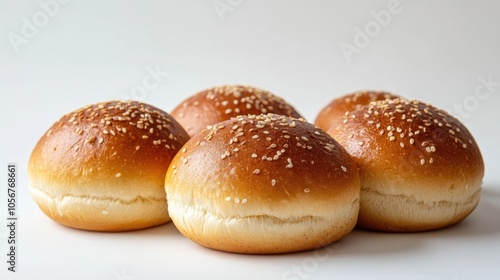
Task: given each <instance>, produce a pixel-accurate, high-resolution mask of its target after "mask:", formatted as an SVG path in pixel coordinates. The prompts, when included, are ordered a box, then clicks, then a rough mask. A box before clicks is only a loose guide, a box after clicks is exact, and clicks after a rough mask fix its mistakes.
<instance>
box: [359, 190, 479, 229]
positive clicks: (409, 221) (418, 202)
mask: <svg viewBox="0 0 500 280" xmlns="http://www.w3.org/2000/svg"><path fill="white" fill-rule="evenodd" d="M462 187H463V189H465V185H464V186H462ZM459 188H460V187H459ZM467 188H468V189H469V190H468V191H466V192H462V193H457V194H456V195H452V191H450V195H446V194H445V192H446V188H445V189H443V187H442V186H441V185H439V186H438V185H436V186H434V188H432V186H427V188H421V186H418V185H406V186H402V185H398V186H394V185H393V187H392V188H388V187H384V186H383V184H380V185H377V184H375V185H365V186H363V187H362V189H361V195H360V202H361V203H360V211H359V217H358V222H357V226H359V227H362V228H366V229H371V230H379V231H386V232H420V231H428V230H435V229H440V228H445V227H448V226H452V225H454V224H457V223H459V222H461V221H462V220H464V219H465V218H466V217H467V216H468V215H469V214H470V213H472V211H474V209H475V208H476V206H477V205H478V203H479V199H480V195H481V183H480V182H479V183H477V184H475V185H468V187H467ZM398 189H399V191H398ZM401 189H404V190H401ZM430 189H435V190H436V191H435V192H432V191H430ZM439 189H440V191H437V190H439Z"/></svg>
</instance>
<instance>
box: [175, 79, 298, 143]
mask: <svg viewBox="0 0 500 280" xmlns="http://www.w3.org/2000/svg"><path fill="white" fill-rule="evenodd" d="M266 113H274V114H279V115H285V116H290V117H294V118H301V117H302V116H301V115H300V114H299V113H298V112H297V111H296V110H295V109H294V108H293V107H292V106H291V105H290V104H288V103H287V102H286V101H285V100H283V99H282V98H280V97H277V96H276V95H274V94H272V93H270V92H269V91H265V90H262V89H258V88H255V87H250V86H241V85H225V86H217V87H213V88H209V89H206V90H203V91H201V92H199V93H197V94H195V95H193V96H191V97H189V98H187V99H186V100H184V101H183V102H181V103H180V104H179V105H178V106H177V107H176V108H175V109H174V110H173V111H172V116H173V117H174V118H175V119H176V120H177V121H178V122H179V123H180V124H181V125H182V127H184V129H185V130H186V131H187V133H188V134H189V136H191V137H192V136H193V135H195V134H196V133H198V132H200V131H201V130H202V129H204V128H205V127H207V126H208V125H212V124H216V123H218V122H221V121H225V120H229V119H230V118H232V117H237V116H239V115H260V114H266Z"/></svg>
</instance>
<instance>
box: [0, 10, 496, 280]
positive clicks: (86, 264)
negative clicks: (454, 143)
mask: <svg viewBox="0 0 500 280" xmlns="http://www.w3.org/2000/svg"><path fill="white" fill-rule="evenodd" d="M499 10H500V2H498V1H493V0H492V1H410V0H400V1H395V0H393V1H389V0H381V1H284V0H281V1H249V0H216V1H214V0H205V1H153V0H146V1H117V0H114V1H81V0H71V1H68V0H65V1H63V0H60V1H56V0H38V1H32V0H29V1H7V0H0V98H1V104H2V106H1V107H2V108H1V110H0V120H1V123H0V125H1V127H0V129H1V131H2V134H1V140H0V141H1V145H0V166H2V167H6V165H7V163H8V162H16V163H17V164H18V166H19V192H18V196H19V199H20V203H19V206H18V216H19V218H20V228H19V229H18V230H19V231H18V238H19V244H20V245H19V251H18V254H19V263H18V269H19V272H18V273H16V274H13V273H8V272H7V271H6V268H7V265H6V264H5V263H4V262H3V261H2V262H0V263H4V264H0V275H2V279H63V278H64V279H68V278H69V279H103V280H109V279H115V280H121V279H160V278H170V279H182V278H184V279H185V278H190V279H201V278H211V279H229V278H231V279H234V278H241V279H256V278H258V279H333V278H341V279H364V278H367V277H369V278H377V277H380V278H384V279H400V278H403V279H408V278H415V279H421V278H426V279H472V278H482V279H494V278H495V277H496V276H498V274H499V273H500V270H499V268H498V265H497V263H496V261H497V260H498V259H500V255H499V253H498V252H499V251H500V240H499V238H498V237H497V236H499V235H500V222H499V220H498V215H499V214H500V206H499V205H500V175H499V172H498V170H500V161H499V160H498V159H499V158H500V149H499V148H498V143H500V133H498V123H499V121H500V113H499V111H498V108H497V107H498V105H500V67H499V65H500V51H499V50H500V17H499V16H498V11H499ZM145 80H147V81H149V82H146V83H145V82H144V81H145ZM228 83H229V84H248V85H253V86H257V87H261V88H263V89H267V90H270V91H272V92H274V93H275V94H277V95H279V96H281V97H283V98H285V99H286V100H287V101H289V102H290V103H292V104H293V105H294V106H295V107H296V108H297V109H298V110H299V111H300V112H301V113H302V114H303V115H304V116H305V117H306V118H307V119H308V120H310V121H313V120H314V118H315V117H316V115H317V113H318V112H319V110H320V109H321V108H322V107H323V106H325V105H326V103H327V102H329V101H330V100H331V99H332V98H334V97H338V96H340V95H343V94H346V93H350V92H352V91H355V90H360V89H382V90H388V91H392V92H394V93H396V94H399V95H403V96H405V97H407V98H413V99H419V100H422V101H426V102H429V103H431V104H433V105H435V106H437V107H439V108H442V109H445V110H448V111H449V112H451V113H453V114H454V115H456V116H458V117H461V119H462V121H463V122H464V123H465V124H466V126H467V127H468V128H469V129H470V131H471V132H472V133H473V135H474V136H475V138H476V140H477V142H478V143H479V145H480V148H481V150H482V152H483V156H484V159H485V162H486V176H485V179H484V192H483V198H482V201H481V203H480V205H479V207H478V209H477V210H476V211H475V212H474V213H473V214H472V215H471V216H470V217H469V218H468V219H467V220H466V221H465V222H464V223H462V224H460V225H458V226H457V227H453V228H450V229H445V230H442V231H436V232H429V233H421V234H408V235H404V234H382V233H373V232H365V231H359V230H357V231H355V232H354V233H353V234H351V235H349V236H348V237H347V238H345V239H344V240H342V241H340V242H339V243H337V244H334V245H332V246H330V247H328V248H327V249H323V250H321V251H312V252H304V253H300V254H291V255H280V256H245V255H234V254H227V253H221V252H216V251H211V250H207V249H204V248H201V247H199V246H197V245H196V244H193V243H192V242H190V241H189V240H187V239H185V238H184V237H182V236H181V235H180V234H179V233H178V232H177V231H176V230H175V228H174V227H173V225H172V224H169V225H165V226H162V227H158V228H154V229H150V230H145V231H138V232H132V233H121V234H102V233H89V232H82V231H77V230H72V229H67V228H64V227H61V226H59V225H57V224H55V223H53V222H52V221H51V220H49V219H48V218H46V217H45V216H44V215H43V214H42V213H41V211H39V210H38V208H37V206H36V205H35V203H34V202H33V200H31V197H30V196H29V193H28V191H27V186H28V182H27V177H26V163H27V160H28V158H29V155H30V152H31V149H32V148H33V146H34V145H35V143H36V141H37V140H38V138H39V137H40V136H41V135H42V134H43V133H44V132H45V130H47V128H48V127H49V126H50V125H51V124H52V123H53V122H54V121H56V120H57V119H58V118H59V117H60V116H61V115H63V114H65V113H67V112H69V111H72V110H74V109H76V108H79V107H81V106H84V105H87V104H90V103H94V102H97V101H104V100H110V99H124V98H135V99H139V100H141V101H144V102H146V103H150V104H153V105H155V106H158V107H160V108H162V109H164V110H166V111H171V110H172V109H173V108H174V107H175V106H176V105H177V104H179V103H180V102H181V101H182V100H183V99H184V98H186V97H188V96H189V95H191V94H194V93H196V92H197V91H199V90H202V89H204V88H207V87H211V86H214V85H221V84H228ZM0 170H2V169H1V168H0ZM0 179H1V180H2V181H1V182H5V179H6V171H0ZM5 188H6V185H5V184H0V213H2V214H0V217H4V216H5V215H6V208H7V206H6V191H3V190H2V189H5ZM4 213H5V214H4ZM2 219H3V218H2ZM0 224H3V222H2V223H0ZM6 232H7V229H6V227H5V226H2V227H0V254H1V255H2V256H5V254H6V253H5V250H6V239H5V238H6ZM3 259H4V257H0V260H3ZM5 259H6V257H5ZM4 276H6V277H7V278H5V277H4Z"/></svg>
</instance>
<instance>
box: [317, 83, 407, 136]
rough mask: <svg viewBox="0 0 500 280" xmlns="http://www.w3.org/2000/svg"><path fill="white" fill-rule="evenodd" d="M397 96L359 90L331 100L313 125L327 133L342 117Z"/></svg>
mask: <svg viewBox="0 0 500 280" xmlns="http://www.w3.org/2000/svg"><path fill="white" fill-rule="evenodd" d="M395 98H399V96H397V95H395V94H392V93H390V92H387V91H374V90H360V91H357V92H354V93H350V94H347V95H344V96H341V97H338V98H335V99H333V100H332V101H331V102H330V103H328V105H326V106H325V107H324V108H323V109H321V111H320V112H319V114H318V116H317V117H316V120H315V121H314V124H315V125H316V126H318V127H319V128H321V129H323V130H324V131H327V130H328V129H329V128H330V126H332V125H337V124H338V123H337V122H339V121H341V120H342V116H344V115H345V114H348V113H349V112H352V111H354V110H357V109H359V108H361V107H363V106H366V105H368V104H370V102H373V101H380V100H385V99H395Z"/></svg>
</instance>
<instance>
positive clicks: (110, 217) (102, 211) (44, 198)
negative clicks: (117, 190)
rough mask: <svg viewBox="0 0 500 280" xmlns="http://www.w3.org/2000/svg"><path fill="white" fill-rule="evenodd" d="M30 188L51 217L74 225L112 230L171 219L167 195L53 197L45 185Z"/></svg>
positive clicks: (82, 227)
mask: <svg viewBox="0 0 500 280" xmlns="http://www.w3.org/2000/svg"><path fill="white" fill-rule="evenodd" d="M52 187H53V186H50V187H46V188H45V189H51V188H52ZM29 188H30V192H31V195H32V197H33V199H34V200H35V201H36V203H37V204H38V206H39V207H40V209H41V210H42V211H43V212H44V213H45V214H46V215H47V216H49V217H50V218H52V219H53V220H54V221H56V222H58V223H60V224H62V225H64V226H68V227H72V228H77V229H83V230H92V231H110V232H113V231H130V230H138V229H143V228H148V227H153V226H157V225H161V224H164V223H167V222H169V221H170V218H169V217H168V215H167V202H166V199H165V197H133V198H132V197H124V198H120V197H111V196H84V195H79V194H77V195H72V194H58V195H54V196H51V195H49V194H48V193H47V192H44V191H42V190H41V189H44V186H36V187H35V186H33V185H32V184H31V185H30V187H29ZM61 189H65V188H61ZM89 189H92V188H89Z"/></svg>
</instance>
